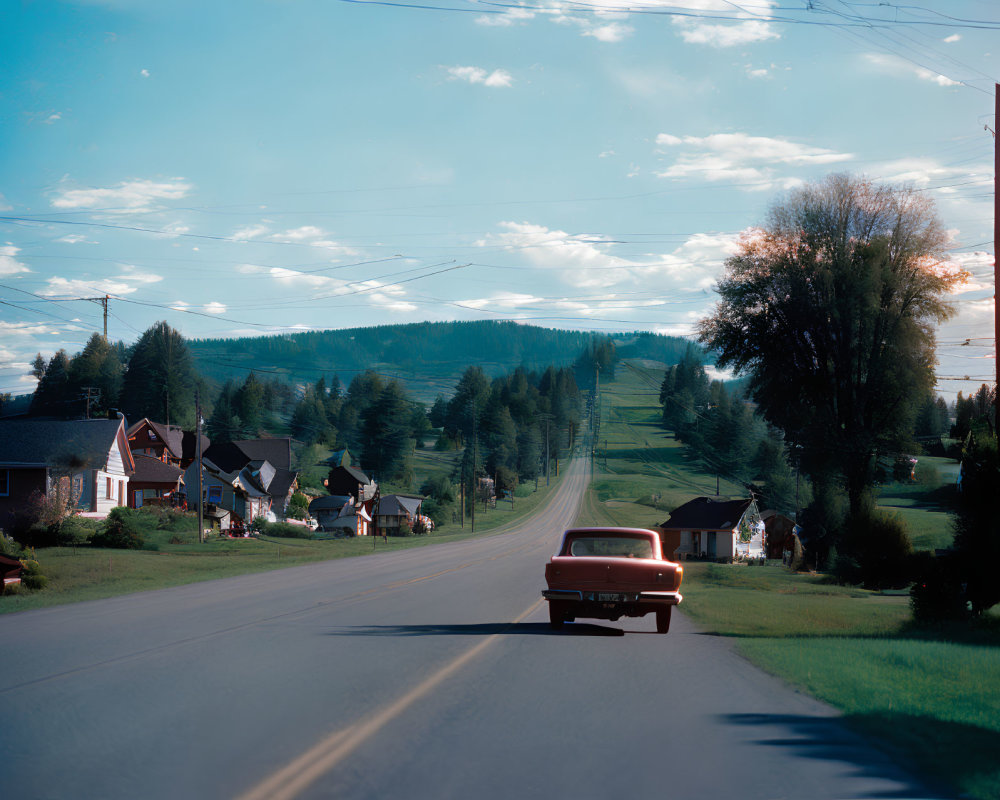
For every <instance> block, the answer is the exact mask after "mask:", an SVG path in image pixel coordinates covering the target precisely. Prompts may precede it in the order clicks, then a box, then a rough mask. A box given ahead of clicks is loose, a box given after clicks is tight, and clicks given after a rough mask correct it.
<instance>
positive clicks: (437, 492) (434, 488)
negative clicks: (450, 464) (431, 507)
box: [420, 475, 455, 503]
mask: <svg viewBox="0 0 1000 800" xmlns="http://www.w3.org/2000/svg"><path fill="white" fill-rule="evenodd" d="M420 494H422V495H426V496H427V497H433V498H434V499H435V500H437V501H438V502H439V503H452V502H454V501H455V487H454V485H452V482H451V480H450V479H449V478H448V476H447V475H432V476H431V477H430V478H428V479H427V480H426V481H424V483H423V485H422V486H421V487H420Z"/></svg>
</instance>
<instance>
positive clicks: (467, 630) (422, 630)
mask: <svg viewBox="0 0 1000 800" xmlns="http://www.w3.org/2000/svg"><path fill="white" fill-rule="evenodd" d="M494 634H502V635H503V636H624V635H625V631H623V630H621V629H619V628H607V627H604V626H603V625H591V624H589V623H580V622H575V623H572V624H569V625H563V627H562V628H561V629H560V630H553V629H552V628H550V627H549V624H548V623H547V622H477V623H472V624H468V625H356V626H352V627H348V628H339V629H337V630H334V631H330V633H329V634H328V635H330V636H493V635H494Z"/></svg>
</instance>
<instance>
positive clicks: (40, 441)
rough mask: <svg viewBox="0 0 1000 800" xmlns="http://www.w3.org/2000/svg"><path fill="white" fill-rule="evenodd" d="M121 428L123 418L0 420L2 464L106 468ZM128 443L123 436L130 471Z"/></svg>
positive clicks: (126, 461)
mask: <svg viewBox="0 0 1000 800" xmlns="http://www.w3.org/2000/svg"><path fill="white" fill-rule="evenodd" d="M121 429H122V420H121V418H118V419H33V418H30V417H29V418H23V417H22V418H16V419H5V420H0V466H19V467H45V466H66V467H69V468H71V469H73V470H74V471H78V470H81V469H88V468H89V469H95V468H104V467H105V466H107V463H108V453H109V452H110V451H111V447H112V445H113V444H114V443H115V439H116V437H117V436H118V432H119V430H121ZM127 445H128V440H127V439H125V438H124V437H123V442H122V446H123V447H125V453H122V459H123V460H124V461H125V463H126V470H128V467H129V456H127V455H126V453H128V452H129V451H128V447H127Z"/></svg>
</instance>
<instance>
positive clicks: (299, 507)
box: [288, 492, 309, 519]
mask: <svg viewBox="0 0 1000 800" xmlns="http://www.w3.org/2000/svg"><path fill="white" fill-rule="evenodd" d="M288 516H290V517H291V518H292V519H305V518H306V517H308V516H309V498H308V497H306V496H305V495H304V494H302V492H295V493H294V494H292V499H291V500H289V501H288Z"/></svg>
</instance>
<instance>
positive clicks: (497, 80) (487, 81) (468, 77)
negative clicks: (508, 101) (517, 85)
mask: <svg viewBox="0 0 1000 800" xmlns="http://www.w3.org/2000/svg"><path fill="white" fill-rule="evenodd" d="M445 69H446V70H447V72H448V77H449V79H450V80H453V81H465V82H466V83H470V84H482V85H483V86H489V87H490V88H493V89H496V88H509V87H510V86H512V85H513V83H514V77H513V76H512V75H511V74H510V73H509V72H507V71H506V70H502V69H495V70H493V72H487V71H486V70H485V69H483V68H482V67H445Z"/></svg>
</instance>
